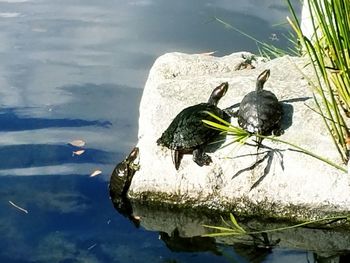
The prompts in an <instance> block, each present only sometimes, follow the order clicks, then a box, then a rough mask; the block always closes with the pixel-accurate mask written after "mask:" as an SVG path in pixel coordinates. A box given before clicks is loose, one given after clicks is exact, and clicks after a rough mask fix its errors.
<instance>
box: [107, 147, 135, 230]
mask: <svg viewBox="0 0 350 263" xmlns="http://www.w3.org/2000/svg"><path fill="white" fill-rule="evenodd" d="M138 155H139V148H138V147H134V148H133V149H132V151H131V152H130V153H129V155H128V156H127V157H126V158H125V159H124V160H123V161H122V162H120V163H118V164H117V165H116V167H115V168H114V170H113V172H112V175H111V178H110V181H109V185H108V187H109V196H110V198H111V200H112V202H113V205H114V207H115V209H116V210H117V211H118V212H119V213H120V214H122V215H124V216H126V217H127V218H129V219H130V220H131V221H132V222H133V223H134V224H135V226H137V227H138V226H139V220H140V219H139V217H138V216H135V215H134V214H133V209H132V205H131V203H130V200H129V199H128V197H127V193H128V191H129V187H130V184H131V181H132V179H133V177H134V174H135V173H136V171H138V170H139V168H140V166H139V165H138V164H136V163H135V160H136V158H137V157H138Z"/></svg>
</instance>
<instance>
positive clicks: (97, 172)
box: [90, 170, 102, 177]
mask: <svg viewBox="0 0 350 263" xmlns="http://www.w3.org/2000/svg"><path fill="white" fill-rule="evenodd" d="M101 173H102V171H101V170H95V171H94V172H93V173H92V174H90V177H94V176H97V175H99V174H101Z"/></svg>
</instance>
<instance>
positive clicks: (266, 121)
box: [236, 69, 283, 136]
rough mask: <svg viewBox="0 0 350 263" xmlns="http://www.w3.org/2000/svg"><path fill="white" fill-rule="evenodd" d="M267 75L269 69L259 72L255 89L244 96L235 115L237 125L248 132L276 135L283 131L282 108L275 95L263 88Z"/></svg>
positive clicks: (268, 74)
mask: <svg viewBox="0 0 350 263" xmlns="http://www.w3.org/2000/svg"><path fill="white" fill-rule="evenodd" d="M269 76H270V70H269V69H266V70H264V71H263V72H262V73H260V75H259V76H258V78H257V81H256V88H255V90H254V91H251V92H249V93H248V94H247V95H245V96H244V98H243V100H242V101H241V103H240V106H239V109H238V112H237V113H236V115H237V117H238V124H239V126H240V127H241V128H243V129H244V130H246V131H248V132H249V133H253V134H260V135H271V134H274V135H277V136H278V135H281V134H282V133H283V130H282V129H281V120H282V115H283V109H282V104H281V103H280V102H279V101H278V99H277V97H276V95H275V94H274V93H272V92H271V91H268V90H264V89H263V88H264V84H265V82H266V81H267V80H268V78H269Z"/></svg>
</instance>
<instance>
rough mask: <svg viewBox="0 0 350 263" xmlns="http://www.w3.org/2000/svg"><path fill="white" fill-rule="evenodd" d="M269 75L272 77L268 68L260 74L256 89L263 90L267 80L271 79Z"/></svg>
mask: <svg viewBox="0 0 350 263" xmlns="http://www.w3.org/2000/svg"><path fill="white" fill-rule="evenodd" d="M269 77H270V70H269V69H266V70H264V71H263V72H262V73H260V75H259V76H258V78H257V80H256V90H262V89H263V87H264V84H265V82H266V81H267V80H268V79H269Z"/></svg>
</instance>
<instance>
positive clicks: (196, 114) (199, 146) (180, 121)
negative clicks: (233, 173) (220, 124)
mask: <svg viewBox="0 0 350 263" xmlns="http://www.w3.org/2000/svg"><path fill="white" fill-rule="evenodd" d="M227 89H228V83H227V82H224V83H221V84H220V85H219V86H217V87H216V88H215V89H214V90H213V91H212V93H211V95H210V97H209V100H208V101H207V102H205V103H199V104H196V105H193V106H190V107H187V108H185V109H183V110H182V111H181V112H180V113H179V114H177V115H176V117H175V118H174V120H173V121H172V122H171V123H170V125H169V127H168V128H167V129H166V130H165V131H164V132H163V134H162V136H161V137H160V138H159V139H158V140H157V144H158V145H160V146H165V147H167V148H169V149H171V150H172V151H174V153H173V163H174V165H175V169H176V170H178V169H179V167H180V163H181V159H182V157H183V155H184V154H193V161H194V162H195V163H197V164H198V165H199V166H203V165H209V164H210V163H211V162H212V159H211V157H210V156H209V155H207V154H206V153H205V148H206V146H207V145H208V144H209V143H212V142H214V140H215V138H217V137H218V136H219V135H220V131H218V130H215V129H213V128H211V127H208V126H207V125H205V124H204V123H203V122H202V120H210V121H215V118H214V117H212V116H210V115H209V114H208V112H211V113H213V114H214V115H216V116H218V117H220V118H222V119H224V120H226V121H229V120H230V116H229V115H228V114H227V113H226V112H224V111H223V110H221V109H220V108H218V107H217V104H218V102H219V100H220V99H221V98H222V97H223V96H224V95H225V94H226V92H227Z"/></svg>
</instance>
